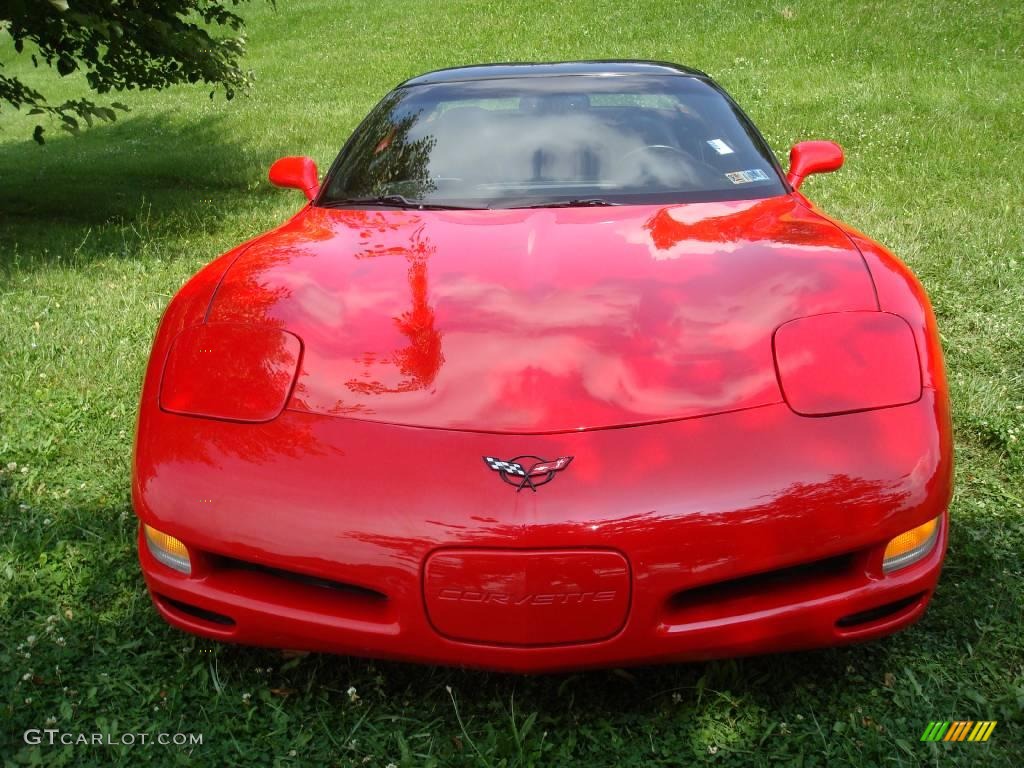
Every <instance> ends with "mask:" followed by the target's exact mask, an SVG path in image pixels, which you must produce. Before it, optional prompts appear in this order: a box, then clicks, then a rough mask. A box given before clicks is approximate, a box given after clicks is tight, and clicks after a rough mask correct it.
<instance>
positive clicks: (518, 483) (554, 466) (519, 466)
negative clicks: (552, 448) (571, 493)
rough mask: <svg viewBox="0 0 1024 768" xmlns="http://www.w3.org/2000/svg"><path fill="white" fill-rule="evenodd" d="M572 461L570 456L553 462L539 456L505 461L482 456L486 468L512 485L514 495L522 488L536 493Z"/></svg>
mask: <svg viewBox="0 0 1024 768" xmlns="http://www.w3.org/2000/svg"><path fill="white" fill-rule="evenodd" d="M523 459H532V461H531V462H529V463H527V462H524V461H523ZM572 459H573V457H572V456H562V457H561V458H558V459H555V460H553V461H547V460H546V459H542V458H541V457H540V456H516V457H515V458H512V459H509V460H508V461H505V460H503V459H496V458H494V457H493V456H484V462H485V463H486V464H487V466H488V467H490V468H491V469H493V470H494V471H495V472H497V473H498V474H499V475H500V476H501V479H502V480H504V481H505V482H506V483H508V484H509V485H514V486H515V487H516V493H519V491H521V490H523V488H529V489H530V490H531V491H533V492H534V493H536V492H537V487H538V486H541V485H546V484H547V483H550V482H551V481H552V480H554V479H555V473H556V472H561V471H562V470H563V469H565V468H566V467H568V466H569V462H571V461H572Z"/></svg>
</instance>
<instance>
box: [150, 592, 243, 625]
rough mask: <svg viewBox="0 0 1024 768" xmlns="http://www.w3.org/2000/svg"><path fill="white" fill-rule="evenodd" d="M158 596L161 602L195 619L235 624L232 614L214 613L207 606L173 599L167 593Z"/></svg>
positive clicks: (212, 622) (221, 623)
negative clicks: (203, 606)
mask: <svg viewBox="0 0 1024 768" xmlns="http://www.w3.org/2000/svg"><path fill="white" fill-rule="evenodd" d="M157 597H158V598H160V602H162V603H164V604H165V605H168V606H170V607H171V608H174V609H175V610H177V611H180V612H181V613H184V614H185V615H187V616H191V617H192V618H193V619H200V620H202V621H208V622H210V623H211V624H220V625H221V626H224V627H233V626H235V620H234V619H232V618H231V617H230V616H225V615H224V614H222V613H214V612H213V611H208V610H206V609H205V608H200V607H199V606H197V605H191V604H189V603H183V602H181V601H180V600H172V599H171V598H169V597H167V595H157Z"/></svg>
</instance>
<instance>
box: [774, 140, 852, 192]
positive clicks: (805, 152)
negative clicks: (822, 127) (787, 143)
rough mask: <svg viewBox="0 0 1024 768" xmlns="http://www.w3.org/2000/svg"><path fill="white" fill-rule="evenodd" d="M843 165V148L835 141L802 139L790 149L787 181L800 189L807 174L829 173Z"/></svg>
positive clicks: (794, 187)
mask: <svg viewBox="0 0 1024 768" xmlns="http://www.w3.org/2000/svg"><path fill="white" fill-rule="evenodd" d="M842 165H843V148H842V147H840V146H839V145H838V144H836V143H835V142H834V141H801V142H800V143H799V144H794V145H793V148H792V149H791V150H789V173H787V174H786V181H788V182H789V185H790V186H791V187H792V188H793V189H799V188H800V184H801V183H802V182H803V180H804V177H805V176H810V175H811V174H812V173H829V172H830V171H835V170H838V169H839V168H841V167H842Z"/></svg>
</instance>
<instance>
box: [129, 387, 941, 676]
mask: <svg viewBox="0 0 1024 768" xmlns="http://www.w3.org/2000/svg"><path fill="white" fill-rule="evenodd" d="M521 454H535V455H539V456H543V457H546V458H551V457H556V456H574V457H575V458H574V460H573V463H572V465H571V467H570V468H569V469H568V470H566V471H564V472H562V473H560V474H559V475H558V476H557V477H556V478H555V479H554V480H553V481H552V482H551V483H549V484H547V485H546V486H544V487H542V488H540V489H539V490H538V492H536V493H531V492H529V491H523V492H520V493H517V492H516V491H515V489H514V488H511V487H509V486H508V485H505V484H503V483H502V482H501V481H500V479H499V478H498V476H497V475H495V474H494V473H493V472H491V471H490V470H489V469H488V468H487V466H486V465H485V464H484V463H483V462H482V461H481V457H483V456H502V457H512V456H517V455H521ZM951 464H952V461H951V449H950V442H949V430H948V415H947V414H946V412H945V406H944V404H943V403H942V402H941V401H940V400H939V399H937V398H936V396H935V393H934V392H933V391H932V390H930V389H926V390H925V392H924V395H923V396H922V398H921V400H919V401H918V402H916V403H914V404H911V405H907V406H901V407H899V408H889V409H884V410H879V411H870V412H865V413H857V414H849V415H846V416H840V417H830V418H803V417H799V416H796V415H794V414H793V413H792V412H791V411H790V410H789V409H788V407H787V406H785V405H784V404H779V405H773V406H765V407H762V408H756V409H751V410H747V411H739V412H735V413H728V414H720V415H717V416H710V417H704V418H698V419H690V420H685V421H678V422H671V423H666V424H660V425H653V426H646V427H636V428H630V429H612V430H600V431H593V432H582V433H572V434H555V435H532V436H526V435H494V434H478V433H456V432H448V431H443V430H429V429H415V428H405V427H396V426H389V425H382V424H372V423H368V422H360V421H354V420H347V419H335V418H330V417H323V416H315V415H310V414H303V413H297V412H292V411H285V413H284V414H283V415H282V416H281V417H279V418H278V419H277V420H275V421H274V422H271V423H269V424H264V425H246V424H228V423H223V422H215V421H210V420H203V419H192V418H187V417H181V416H173V415H170V414H166V413H162V412H159V411H158V410H156V409H150V410H148V411H144V412H143V418H142V421H141V422H140V431H139V441H138V445H137V452H136V467H135V470H136V471H135V479H134V484H133V496H134V501H135V506H136V511H137V512H138V514H139V516H140V518H141V519H142V520H143V521H145V522H147V523H149V524H151V525H153V526H155V527H157V528H159V529H161V530H164V531H166V532H167V533H170V534H171V535H173V536H176V537H178V538H180V539H181V540H182V541H184V542H185V543H186V544H187V545H188V546H189V548H190V551H191V552H192V558H193V572H192V574H191V575H189V576H186V575H184V574H180V573H178V572H175V571H173V570H171V569H170V568H167V567H166V566H164V565H162V564H160V563H158V562H156V561H155V560H154V559H153V557H152V555H151V553H150V552H149V551H148V549H147V546H146V544H145V542H144V540H143V539H142V538H141V537H140V559H141V563H142V570H143V573H144V575H145V578H146V582H147V584H148V586H149V589H150V591H151V593H152V594H153V597H154V601H155V603H156V605H157V608H158V610H159V611H160V613H161V614H162V615H163V616H164V617H165V618H166V619H167V621H169V622H170V623H171V624H173V625H175V626H177V627H180V628H182V629H185V630H188V631H190V632H194V633H196V634H199V635H203V636H206V637H211V638H216V639H221V640H227V641H232V642H238V643H246V644H253V645H264V646H272V647H286V648H294V649H307V650H316V651H329V652H335V653H343V654H352V655H366V656H374V657H382V658H393V659H403V660H412V661H423V662H436V663H445V664H459V665H469V666H478V667H486V668H492V669H502V670H510V671H547V670H559V669H569V668H582V667H594V666H607V665H627V664H639V663H651V662H667V661H684V660H700V659H709V658H715V657H728V656H739V655H747V654H758V653H769V652H776V651H785V650H795V649H802V648H812V647H819V646H828V645H837V644H843V643H849V642H854V641H858V640H865V639H870V638H874V637H878V636H881V635H885V634H889V633H891V632H893V631H896V630H898V629H900V628H902V627H905V626H907V625H908V624H910V623H912V622H913V621H915V620H916V619H917V618H919V617H920V616H921V615H922V613H923V612H924V610H925V607H926V605H927V602H928V600H929V599H930V597H931V595H932V592H933V590H934V588H935V584H936V582H937V580H938V576H939V571H940V568H941V564H942V558H943V556H944V553H945V547H946V540H947V523H946V515H945V512H946V507H947V504H948V501H949V496H950V473H951ZM939 515H942V521H943V522H942V526H941V530H940V532H939V536H938V540H937V542H936V545H935V548H934V549H933V550H932V551H931V553H930V554H929V555H928V556H926V557H925V558H924V559H923V560H921V561H919V562H917V563H915V564H914V565H911V566H908V567H906V568H904V569H901V570H899V571H896V572H893V573H890V574H888V575H886V574H883V572H882V567H881V561H882V552H883V550H884V547H885V544H886V542H887V541H888V540H889V539H891V538H892V537H893V536H896V535H898V534H900V533H902V532H903V531H905V530H907V529H909V528H912V527H914V526H916V525H920V524H921V523H924V522H925V521H926V520H929V519H932V518H935V517H937V516H939ZM566 552H568V553H569V554H570V555H573V556H574V557H575V556H578V558H577V560H572V559H569V560H565V559H564V558H563V559H562V560H559V558H558V557H547V555H549V554H552V553H555V554H558V553H562V554H564V553H566ZM452 553H456V554H458V556H459V557H461V556H462V555H463V554H465V553H470V554H471V555H472V557H471V559H470V560H469V561H468V562H471V563H477V562H486V563H491V562H493V561H495V558H494V555H495V554H496V553H500V554H504V553H515V554H516V556H517V557H521V558H522V559H518V560H514V561H510V562H512V563H513V565H511V566H510V567H509V568H507V569H505V570H507V571H508V573H505V572H504V571H502V567H503V566H501V565H500V563H501V562H502V561H501V560H500V558H499V559H498V560H497V562H499V565H498V566H490V565H489V566H488V568H489V570H488V569H487V568H484V569H478V570H477V571H473V569H472V568H470V569H468V570H462V571H460V570H459V569H458V568H456V569H455V571H453V573H463V574H468V575H465V576H453V577H451V578H465V579H467V580H468V581H466V582H465V583H460V584H459V585H458V586H459V587H461V588H462V591H459V590H455V591H453V590H452V588H451V587H452V583H453V582H448V583H447V585H442V586H441V589H445V588H447V589H448V593H447V597H450V598H453V599H455V598H458V599H461V600H462V601H463V602H464V603H465V605H464V606H463V605H461V604H460V605H457V606H454V607H453V606H452V605H446V606H445V609H446V610H448V609H452V610H454V614H452V613H451V611H449V614H448V615H446V617H445V618H444V621H445V622H446V624H445V625H443V626H439V621H440V619H439V615H440V614H439V609H438V608H437V606H438V605H439V603H438V602H437V601H438V599H439V597H440V598H441V599H445V597H446V596H445V595H443V594H441V593H436V594H435V593H434V592H432V591H431V590H432V589H433V587H432V586H431V584H433V583H434V582H433V581H432V580H431V579H432V577H430V576H429V574H428V567H429V563H431V562H438V559H439V557H440V558H441V559H444V558H448V559H451V558H450V557H449V556H450V555H452ZM474 553H475V554H474ZM588 553H592V558H591V559H594V561H595V562H598V561H600V562H601V563H605V564H608V563H610V564H611V566H610V567H605V565H602V566H601V567H600V568H594V569H593V572H594V573H596V574H599V575H603V576H607V575H608V574H610V573H611V572H612V571H615V572H616V573H617V574H618V575H617V577H616V578H619V581H617V582H615V587H614V590H612V589H611V588H609V589H608V590H606V591H605V592H600V589H599V588H595V589H594V590H589V588H585V589H584V588H581V591H578V592H572V589H571V588H572V587H573V583H570V582H572V579H570V578H569V577H567V576H565V573H560V572H550V573H548V572H545V568H546V566H545V563H552V564H555V563H561V565H559V566H557V568H559V569H564V568H565V567H566V566H565V563H566V562H569V563H573V562H581V561H586V560H587V559H588V558H590V557H591V556H590V555H589V554H588ZM540 554H544V555H545V556H544V557H540V556H538V555H540ZM473 558H476V559H473ZM456 562H457V559H456ZM515 563H520V565H519V566H517V565H515ZM527 563H529V565H526V564H527ZM619 563H624V565H621V566H620V565H619ZM474 567H475V566H474ZM551 570H552V571H554V570H557V569H556V568H555V567H554V566H553V567H552V569H551ZM474 573H477V574H478V575H479V574H483V575H480V576H479V578H477V579H476V580H474V577H473V574H474ZM573 578H576V577H573ZM586 578H588V577H587V576H586V575H585V574H584V575H583V576H580V577H579V579H577V582H576V583H579V580H581V579H582V580H584V581H585V580H586ZM483 582H486V583H483ZM497 582H501V583H500V584H498V586H495V584H496V583H497ZM538 584H539V585H541V586H540V588H538V586H537V585H538ZM517 585H518V586H517ZM552 585H555V586H554V587H553V586H552ZM556 587H558V588H556ZM517 589H518V591H516V590H517ZM566 589H568V590H569V591H568V592H567V591H566ZM613 591H614V597H613V598H609V602H615V604H616V606H615V610H621V611H622V613H621V617H622V618H621V621H619V620H615V621H611V620H610V619H609V615H610V614H600V615H599V614H598V613H593V611H592V612H591V614H587V615H584V612H585V611H589V610H591V609H594V606H593V605H592V604H591V603H590V602H588V601H593V600H595V599H604V598H594V595H596V594H598V593H599V592H600V594H611V593H612V592H613ZM480 595H484V597H482V598H481V597H480ZM581 595H582V596H581ZM586 595H590V597H589V598H588V597H586ZM488 596H489V597H488ZM481 603H486V604H484V605H481ZM523 603H528V604H529V605H528V606H526V607H527V608H530V610H526V609H525V608H524V606H523ZM534 603H536V605H534ZM585 603H586V606H584V604H585ZM432 606H433V607H432ZM461 608H464V610H465V615H464V616H461V617H460V616H459V610H460V609H461ZM574 611H578V612H579V613H578V614H574V613H573V612H574ZM574 615H578V616H579V623H580V624H581V625H586V626H587V627H592V628H593V632H590V633H589V634H588V633H587V632H583V634H581V635H578V636H573V635H572V634H571V632H572V624H573V619H572V617H573V616H574ZM504 617H507V618H504ZM555 619H557V620H558V621H560V622H561V623H560V624H559V625H558V626H557V627H555V628H554V629H552V630H551V631H550V632H546V631H545V626H543V625H546V624H547V623H549V622H552V621H554V620H555ZM524 622H526V623H528V624H530V625H531V627H532V625H533V624H536V625H538V627H537V628H535V629H536V631H534V628H531V627H526V628H524V627H523V623H524ZM588 622H589V623H588ZM474 624H478V625H481V626H484V625H486V631H485V630H483V629H481V630H480V631H479V632H477V633H476V634H473V632H474ZM503 625H504V626H507V627H508V631H507V633H506V632H503V630H502V626H503ZM449 627H457V628H458V631H455V630H454V629H449ZM567 632H568V633H569V634H566V633H567ZM581 632H582V630H581ZM466 633H469V637H467V634H466ZM574 637H578V638H580V639H573V638H574ZM567 638H568V639H567Z"/></svg>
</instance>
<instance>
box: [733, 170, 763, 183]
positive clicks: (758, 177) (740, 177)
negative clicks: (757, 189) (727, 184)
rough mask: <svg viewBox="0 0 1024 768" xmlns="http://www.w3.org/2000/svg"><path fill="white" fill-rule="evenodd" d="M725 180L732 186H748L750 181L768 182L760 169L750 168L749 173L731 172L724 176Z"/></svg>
mask: <svg viewBox="0 0 1024 768" xmlns="http://www.w3.org/2000/svg"><path fill="white" fill-rule="evenodd" d="M725 178H727V179H728V180H729V181H731V182H732V183H733V184H749V183H750V182H752V181H768V174H767V173H765V172H764V171H762V170H761V169H760V168H751V169H750V170H749V171H733V172H732V173H727V174H725Z"/></svg>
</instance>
